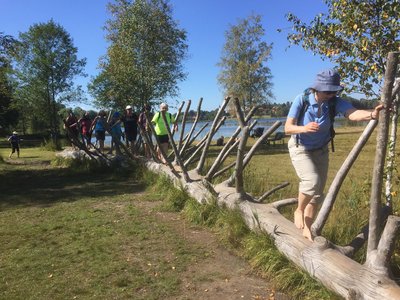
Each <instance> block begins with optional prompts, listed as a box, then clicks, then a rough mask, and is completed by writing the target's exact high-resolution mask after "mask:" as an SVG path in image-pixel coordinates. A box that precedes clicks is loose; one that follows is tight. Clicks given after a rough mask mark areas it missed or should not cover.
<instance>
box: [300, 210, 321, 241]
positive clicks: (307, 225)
mask: <svg viewBox="0 0 400 300" xmlns="http://www.w3.org/2000/svg"><path fill="white" fill-rule="evenodd" d="M317 206H318V205H317V204H315V203H309V204H308V205H307V206H306V209H305V210H304V228H303V236H305V237H306V238H307V239H309V240H310V241H312V240H313V236H312V234H311V225H312V223H313V221H314V217H315V213H316V211H317Z"/></svg>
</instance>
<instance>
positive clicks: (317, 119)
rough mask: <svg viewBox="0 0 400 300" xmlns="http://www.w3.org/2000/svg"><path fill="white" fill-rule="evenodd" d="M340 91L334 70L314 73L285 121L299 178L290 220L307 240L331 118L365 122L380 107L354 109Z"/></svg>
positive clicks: (324, 167) (319, 192)
mask: <svg viewBox="0 0 400 300" xmlns="http://www.w3.org/2000/svg"><path fill="white" fill-rule="evenodd" d="M342 90H343V87H342V86H341V85H340V75H339V73H338V72H337V71H336V70H334V69H329V70H324V71H322V72H320V73H318V74H317V76H316V79H315V82H314V84H313V85H312V86H311V87H310V88H308V89H307V90H306V91H305V92H304V93H303V94H301V95H298V96H297V97H296V98H295V99H294V101H293V103H292V105H291V107H290V110H289V113H288V116H287V120H286V123H285V133H286V134H290V135H291V138H290V140H289V142H288V148H289V154H290V158H291V161H292V164H293V167H294V169H295V171H296V174H297V176H298V177H299V180H300V182H299V191H298V205H297V209H296V211H295V212H294V223H295V225H296V227H297V228H299V229H302V230H303V235H304V236H305V237H306V238H307V239H309V240H311V241H312V240H313V237H312V234H311V225H312V222H313V220H314V217H315V214H316V211H317V209H318V205H319V204H320V203H321V202H322V201H323V191H324V188H325V183H326V180H327V174H328V165H329V147H328V144H329V142H330V141H331V140H332V139H333V117H334V116H335V115H336V114H337V113H341V114H343V115H344V116H345V117H346V118H348V119H349V120H351V121H369V120H372V119H378V117H379V112H380V111H381V110H382V109H383V108H384V107H383V105H377V106H376V107H375V108H374V109H373V110H362V109H356V108H354V107H353V106H352V104H351V103H349V102H347V101H345V100H344V99H342V98H340V96H339V95H338V93H340V92H341V91H342Z"/></svg>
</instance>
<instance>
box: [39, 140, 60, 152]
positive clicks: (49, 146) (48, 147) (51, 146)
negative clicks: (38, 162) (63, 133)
mask: <svg viewBox="0 0 400 300" xmlns="http://www.w3.org/2000/svg"><path fill="white" fill-rule="evenodd" d="M40 148H41V149H42V150H45V151H60V150H61V149H62V147H61V144H60V141H59V140H56V141H54V140H49V141H47V140H45V141H44V142H43V143H42V145H41V146H40Z"/></svg>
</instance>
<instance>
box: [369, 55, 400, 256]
mask: <svg viewBox="0 0 400 300" xmlns="http://www.w3.org/2000/svg"><path fill="white" fill-rule="evenodd" d="M398 61H399V58H398V55H397V54H395V53H393V52H391V53H389V55H388V61H387V67H386V73H385V81H384V87H383V91H382V97H381V102H382V103H383V104H384V105H385V107H391V104H392V89H393V83H394V78H395V76H396V71H397V66H398ZM389 116H390V111H389V109H384V110H381V112H380V114H379V125H378V136H377V140H376V142H377V143H376V152H375V161H374V170H373V174H372V187H371V197H370V214H369V233H368V248H367V260H368V259H369V255H370V253H371V252H372V251H374V250H376V248H377V246H378V242H379V239H378V237H379V226H378V225H379V223H380V221H379V210H380V205H381V193H382V177H383V167H384V161H385V157H386V149H387V148H386V147H387V140H388V131H389Z"/></svg>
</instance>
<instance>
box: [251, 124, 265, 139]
mask: <svg viewBox="0 0 400 300" xmlns="http://www.w3.org/2000/svg"><path fill="white" fill-rule="evenodd" d="M263 133H264V127H257V128H255V129H253V130H252V132H251V133H250V136H251V137H252V138H259V137H260V136H262V135H263Z"/></svg>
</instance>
